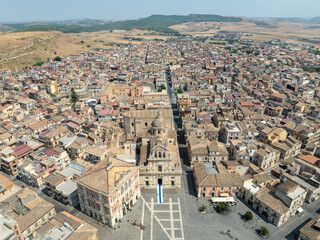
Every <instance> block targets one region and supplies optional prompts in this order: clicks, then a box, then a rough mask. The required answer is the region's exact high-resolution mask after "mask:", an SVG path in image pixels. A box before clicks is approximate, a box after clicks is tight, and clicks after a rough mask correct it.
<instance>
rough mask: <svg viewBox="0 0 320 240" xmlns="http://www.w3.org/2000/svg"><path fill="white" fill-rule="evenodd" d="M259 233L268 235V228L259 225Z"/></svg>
mask: <svg viewBox="0 0 320 240" xmlns="http://www.w3.org/2000/svg"><path fill="white" fill-rule="evenodd" d="M260 233H261V235H262V236H264V237H266V236H268V235H269V229H268V228H266V227H265V226H261V228H260Z"/></svg>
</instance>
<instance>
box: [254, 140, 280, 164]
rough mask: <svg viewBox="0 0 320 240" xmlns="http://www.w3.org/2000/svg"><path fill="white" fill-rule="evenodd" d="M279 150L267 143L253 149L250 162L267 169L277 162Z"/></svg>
mask: <svg viewBox="0 0 320 240" xmlns="http://www.w3.org/2000/svg"><path fill="white" fill-rule="evenodd" d="M279 158H280V152H279V151H278V150H276V149H274V148H272V147H270V146H269V145H267V144H263V145H262V146H261V147H260V148H259V149H258V150H256V151H255V154H254V158H253V160H252V162H253V163H254V164H255V165H257V166H258V167H260V168H262V169H269V168H271V167H274V166H276V165H278V164H279Z"/></svg>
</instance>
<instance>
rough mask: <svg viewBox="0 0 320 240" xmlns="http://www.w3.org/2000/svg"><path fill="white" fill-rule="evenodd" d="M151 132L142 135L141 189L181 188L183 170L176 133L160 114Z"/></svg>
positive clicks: (139, 143)
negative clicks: (158, 187)
mask: <svg viewBox="0 0 320 240" xmlns="http://www.w3.org/2000/svg"><path fill="white" fill-rule="evenodd" d="M150 125H151V129H150V132H151V133H149V132H144V133H143V134H141V142H137V145H138V146H139V147H138V149H139V152H140V159H139V162H138V165H139V166H140V179H141V181H140V182H141V187H143V188H151V189H156V187H157V186H158V184H160V185H162V186H163V187H164V188H180V187H181V174H182V168H181V163H180V155H179V149H178V143H177V135H176V131H175V130H173V129H172V128H168V127H167V125H166V121H165V119H164V118H163V117H162V115H161V111H159V112H158V114H157V117H156V118H154V119H153V121H152V122H151V124H150Z"/></svg>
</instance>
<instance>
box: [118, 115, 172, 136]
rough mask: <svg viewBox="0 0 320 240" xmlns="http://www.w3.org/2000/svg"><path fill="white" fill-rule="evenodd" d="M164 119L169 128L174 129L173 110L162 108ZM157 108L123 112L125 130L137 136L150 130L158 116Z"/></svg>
mask: <svg viewBox="0 0 320 240" xmlns="http://www.w3.org/2000/svg"><path fill="white" fill-rule="evenodd" d="M160 112H161V117H162V120H163V121H164V125H165V126H166V128H167V129H174V122H173V115H172V110H171V109H168V110H160ZM157 113H158V111H157V110H148V111H146V110H137V111H128V112H125V113H124V114H123V122H124V132H125V134H127V135H129V134H132V135H134V136H137V135H139V134H142V133H145V132H148V131H149V130H150V128H151V123H152V122H153V120H154V119H155V118H156V117H157Z"/></svg>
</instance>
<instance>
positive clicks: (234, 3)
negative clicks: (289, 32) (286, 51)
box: [0, 0, 320, 22]
mask: <svg viewBox="0 0 320 240" xmlns="http://www.w3.org/2000/svg"><path fill="white" fill-rule="evenodd" d="M0 9H1V14H0V22H18V21H38V20H64V19H75V18H93V19H135V18H139V17H146V16H149V15H151V14H180V15H181V14H190V13H208V14H218V15H232V16H246V17H315V16H319V15H320V0H113V1H110V0H90V1H88V0H0Z"/></svg>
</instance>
